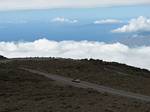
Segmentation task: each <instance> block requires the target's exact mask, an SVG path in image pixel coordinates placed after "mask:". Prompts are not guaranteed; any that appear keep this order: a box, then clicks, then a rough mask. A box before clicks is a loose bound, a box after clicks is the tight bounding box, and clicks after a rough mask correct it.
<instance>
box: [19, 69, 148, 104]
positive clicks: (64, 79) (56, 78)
mask: <svg viewBox="0 0 150 112" xmlns="http://www.w3.org/2000/svg"><path fill="white" fill-rule="evenodd" d="M20 69H21V70H25V71H28V72H30V73H35V74H38V75H42V76H45V77H47V78H50V79H52V80H54V81H58V82H61V83H64V84H67V85H71V86H74V87H78V88H91V89H93V90H96V91H98V92H101V93H109V94H113V95H118V96H123V97H127V98H132V99H137V100H142V101H146V102H150V96H146V95H141V94H136V93H132V92H126V91H123V90H117V89H113V88H110V87H106V86H101V85H98V84H94V83H90V82H86V81H81V82H80V83H76V82H72V80H73V79H72V78H68V77H63V76H60V75H54V74H50V73H44V72H41V71H38V70H33V69H28V68H20Z"/></svg>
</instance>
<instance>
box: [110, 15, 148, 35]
mask: <svg viewBox="0 0 150 112" xmlns="http://www.w3.org/2000/svg"><path fill="white" fill-rule="evenodd" d="M143 31H150V19H148V18H146V17H143V16H140V17H138V18H137V19H132V20H130V21H129V23H128V24H127V25H124V26H122V27H121V28H117V29H115V30H113V31H112V32H114V33H132V32H143Z"/></svg>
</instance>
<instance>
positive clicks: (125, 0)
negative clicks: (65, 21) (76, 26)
mask: <svg viewBox="0 0 150 112" xmlns="http://www.w3.org/2000/svg"><path fill="white" fill-rule="evenodd" d="M139 4H150V0H86V1H85V0H0V10H20V9H48V8H87V7H88V8H89V7H90V8H91V7H106V6H120V5H139Z"/></svg>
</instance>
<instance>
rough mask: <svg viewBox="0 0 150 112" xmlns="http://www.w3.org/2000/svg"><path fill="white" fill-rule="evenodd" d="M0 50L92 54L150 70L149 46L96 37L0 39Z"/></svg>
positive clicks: (6, 52)
mask: <svg viewBox="0 0 150 112" xmlns="http://www.w3.org/2000/svg"><path fill="white" fill-rule="evenodd" d="M0 54H1V55H4V56H7V57H11V58H12V57H26V56H27V57H30V56H44V57H45V56H47V57H50V56H52V57H63V58H74V59H83V58H94V59H103V60H106V61H116V62H120V63H126V64H129V65H132V66H136V67H141V68H147V69H149V70H150V58H149V57H150V46H149V47H137V48H129V47H128V46H126V45H123V44H120V43H114V44H106V43H103V42H96V41H60V42H57V41H51V40H47V39H39V40H36V41H34V42H18V43H16V42H0Z"/></svg>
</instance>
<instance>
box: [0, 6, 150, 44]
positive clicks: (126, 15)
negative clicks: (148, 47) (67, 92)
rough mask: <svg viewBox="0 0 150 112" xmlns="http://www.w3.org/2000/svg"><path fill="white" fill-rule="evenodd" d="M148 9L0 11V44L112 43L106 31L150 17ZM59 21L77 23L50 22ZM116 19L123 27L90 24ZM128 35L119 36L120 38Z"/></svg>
mask: <svg viewBox="0 0 150 112" xmlns="http://www.w3.org/2000/svg"><path fill="white" fill-rule="evenodd" d="M149 10H150V6H149V5H134V6H111V7H98V8H63V9H62V8H57V9H42V10H41V9H34V10H31V9H28V10H6V11H0V40H1V41H2V40H3V41H18V40H25V41H31V40H35V39H38V38H44V37H45V38H48V39H50V40H59V41H60V40H98V41H104V42H105V41H106V42H107V41H112V40H115V39H117V38H119V37H120V34H113V33H111V32H110V31H111V30H112V29H115V28H117V27H121V26H122V25H124V24H127V22H128V21H129V20H130V19H132V18H137V17H139V16H144V17H147V18H148V17H150V14H149ZM57 17H61V18H65V19H70V20H78V22H77V23H76V24H69V23H67V22H66V23H59V22H54V23H53V22H51V20H52V19H54V18H57ZM101 19H118V20H120V21H123V23H117V24H107V25H105V24H101V25H95V24H93V22H94V21H96V20H101ZM126 35H127V36H128V35H129V34H123V36H124V37H125V36H126Z"/></svg>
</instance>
